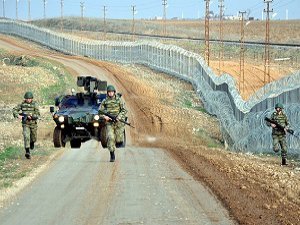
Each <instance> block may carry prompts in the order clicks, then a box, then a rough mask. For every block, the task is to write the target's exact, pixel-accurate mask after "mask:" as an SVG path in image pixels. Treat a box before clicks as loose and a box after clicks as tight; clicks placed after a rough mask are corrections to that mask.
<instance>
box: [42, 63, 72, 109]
mask: <svg viewBox="0 0 300 225" xmlns="http://www.w3.org/2000/svg"><path fill="white" fill-rule="evenodd" d="M41 66H42V67H43V68H45V69H47V70H49V71H50V72H51V73H52V74H54V75H55V78H56V82H55V83H53V84H50V85H49V86H47V87H44V88H42V89H41V90H40V93H39V94H40V95H41V97H42V100H43V103H44V104H48V105H49V104H54V99H55V97H57V96H59V95H62V94H64V93H65V92H66V90H67V89H71V88H74V89H75V90H76V83H75V81H74V79H73V77H72V75H71V74H70V73H69V72H68V71H67V70H66V69H65V68H64V67H63V66H60V67H58V66H59V65H56V66H55V65H53V64H51V63H45V62H44V63H42V65H41Z"/></svg>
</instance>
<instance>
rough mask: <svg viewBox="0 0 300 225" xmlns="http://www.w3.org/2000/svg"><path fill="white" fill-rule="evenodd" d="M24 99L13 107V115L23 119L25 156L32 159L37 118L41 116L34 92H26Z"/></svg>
mask: <svg viewBox="0 0 300 225" xmlns="http://www.w3.org/2000/svg"><path fill="white" fill-rule="evenodd" d="M24 99H25V100H24V101H23V102H22V103H21V104H19V105H17V106H16V107H15V108H13V116H14V117H15V118H18V119H20V120H22V127H23V136H24V147H25V157H26V158H27V159H30V158H31V157H30V149H31V150H32V149H34V143H35V142H36V139H37V119H38V118H39V116H40V112H39V108H38V105H37V103H36V102H34V101H33V94H32V92H26V93H25V95H24Z"/></svg>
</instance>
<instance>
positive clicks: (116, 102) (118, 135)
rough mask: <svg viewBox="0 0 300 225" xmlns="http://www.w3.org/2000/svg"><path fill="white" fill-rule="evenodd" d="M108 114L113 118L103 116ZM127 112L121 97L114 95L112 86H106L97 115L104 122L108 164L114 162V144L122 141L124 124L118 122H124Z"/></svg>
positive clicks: (114, 91)
mask: <svg viewBox="0 0 300 225" xmlns="http://www.w3.org/2000/svg"><path fill="white" fill-rule="evenodd" d="M104 113H107V114H109V115H110V116H112V117H113V118H111V117H109V116H107V115H104ZM126 113H127V110H126V108H125V104H124V102H123V101H122V99H121V97H120V96H119V95H117V94H116V89H115V87H114V86H112V85H108V86H107V96H106V99H104V100H103V101H102V103H101V107H100V110H99V115H100V116H101V117H102V118H104V120H105V121H106V131H107V147H108V150H109V151H110V162H114V161H115V150H116V143H117V144H118V143H122V142H123V141H124V130H125V124H124V123H121V122H120V121H119V120H124V119H125V117H126Z"/></svg>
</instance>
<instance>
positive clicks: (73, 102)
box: [61, 97, 98, 108]
mask: <svg viewBox="0 0 300 225" xmlns="http://www.w3.org/2000/svg"><path fill="white" fill-rule="evenodd" d="M91 106H95V107H98V104H97V101H96V100H95V99H92V98H77V97H74V98H73V97H71V98H67V99H65V100H63V101H62V102H61V108H72V107H91Z"/></svg>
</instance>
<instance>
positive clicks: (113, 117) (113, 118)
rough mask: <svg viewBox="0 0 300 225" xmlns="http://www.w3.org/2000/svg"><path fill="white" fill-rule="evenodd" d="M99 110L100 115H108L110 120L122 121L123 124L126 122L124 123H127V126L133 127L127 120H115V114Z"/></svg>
mask: <svg viewBox="0 0 300 225" xmlns="http://www.w3.org/2000/svg"><path fill="white" fill-rule="evenodd" d="M99 112H100V113H101V114H102V115H105V116H108V117H109V118H110V119H111V120H112V122H117V121H120V122H121V123H124V124H126V125H128V126H130V127H132V128H135V127H134V126H132V125H131V123H128V122H127V121H125V120H122V119H118V120H117V116H113V115H111V114H109V113H107V112H104V111H99Z"/></svg>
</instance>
